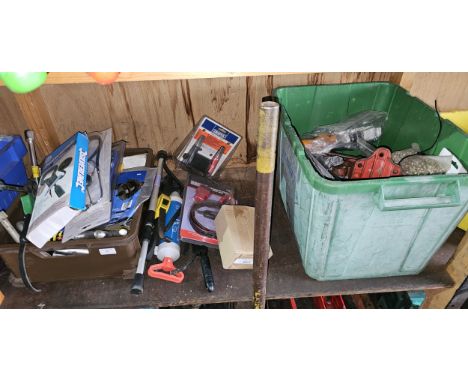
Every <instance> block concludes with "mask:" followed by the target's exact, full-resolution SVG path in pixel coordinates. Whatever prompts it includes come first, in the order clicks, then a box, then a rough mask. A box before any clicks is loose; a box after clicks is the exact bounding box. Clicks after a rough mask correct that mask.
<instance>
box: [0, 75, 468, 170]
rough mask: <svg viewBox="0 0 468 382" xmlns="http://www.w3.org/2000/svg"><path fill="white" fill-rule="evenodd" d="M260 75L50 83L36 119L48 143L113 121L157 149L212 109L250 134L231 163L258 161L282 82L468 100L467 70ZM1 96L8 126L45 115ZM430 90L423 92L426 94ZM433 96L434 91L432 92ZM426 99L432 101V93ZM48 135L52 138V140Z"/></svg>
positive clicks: (121, 131)
mask: <svg viewBox="0 0 468 382" xmlns="http://www.w3.org/2000/svg"><path fill="white" fill-rule="evenodd" d="M81 74H83V73H81ZM130 74H131V73H130ZM130 74H128V75H130ZM144 74H145V73H141V75H144ZM156 74H158V73H156ZM156 74H155V75H156ZM159 74H161V73H159ZM163 74H164V73H163ZM165 74H167V73H165ZM215 74H216V73H215ZM215 74H213V76H215ZM249 74H252V73H249ZM254 74H255V75H251V76H245V77H239V76H232V77H223V78H204V79H194V77H189V78H188V79H172V80H159V81H142V82H132V81H130V82H125V81H124V82H118V83H115V84H113V85H108V86H102V85H98V84H96V83H81V84H68V85H67V84H65V85H44V86H42V87H41V88H40V89H39V91H38V94H40V95H41V96H42V100H43V103H44V104H45V106H46V108H45V109H46V111H47V113H44V116H45V120H44V121H42V122H37V121H36V122H35V124H37V125H38V129H39V130H40V131H44V129H45V126H47V127H48V130H47V132H46V134H43V138H42V139H44V140H45V141H44V143H43V146H44V147H45V148H50V147H53V146H54V144H55V143H57V142H63V141H64V140H65V139H66V138H67V137H69V136H70V135H72V134H73V133H75V132H77V131H80V130H83V131H96V130H97V131H100V130H104V129H107V128H112V130H113V133H114V140H117V139H124V140H126V141H127V142H128V145H129V146H134V147H144V146H145V147H151V148H152V149H153V150H155V151H157V150H159V149H165V150H167V151H169V152H171V153H173V152H174V151H175V150H176V149H177V148H178V146H179V145H180V143H181V142H182V141H183V139H184V138H185V136H186V134H187V133H188V132H189V131H190V130H191V129H192V128H193V125H194V124H195V123H196V122H197V121H198V120H199V119H200V118H201V116H202V115H204V114H206V115H209V116H210V117H212V118H213V119H215V120H217V121H219V122H220V123H223V124H225V125H226V126H227V127H229V128H231V129H233V130H235V131H236V132H238V133H240V134H241V135H242V136H243V140H242V143H241V145H240V147H238V149H237V151H236V153H235V156H234V159H233V160H232V161H231V163H230V165H231V166H239V165H243V164H246V163H252V162H253V161H254V160H255V156H256V139H257V138H256V136H257V123H258V122H257V121H258V110H259V105H260V102H261V99H262V97H264V96H267V95H270V94H271V93H272V90H273V89H274V88H276V87H279V86H294V85H318V84H339V83H350V82H367V81H390V82H394V83H400V82H401V83H402V84H404V85H405V86H407V87H411V88H412V92H417V93H421V92H422V93H424V92H426V94H427V92H428V90H427V89H430V91H431V94H432V93H434V92H435V93H434V94H436V93H437V96H438V97H439V98H440V101H441V100H442V99H443V98H444V99H447V96H448V95H450V100H449V102H451V104H450V109H454V108H460V107H461V106H463V105H464V103H467V104H468V93H467V92H468V90H466V91H465V90H463V89H468V86H465V84H468V74H464V73H461V74H460V73H454V74H453V73H393V72H389V73H369V72H363V73H355V72H350V73H339V72H334V73H295V74H282V75H273V74H268V75H259V74H261V73H254ZM122 75H124V74H122ZM172 75H173V77H171V78H177V76H178V75H179V74H178V73H172ZM86 76H87V75H86ZM124 77H125V76H124ZM161 78H162V77H161ZM441 82H443V84H441ZM454 82H458V84H457V86H455V87H450V86H449V87H447V84H446V83H454ZM423 85H424V86H423ZM432 86H433V87H434V88H433V87H432ZM426 88H427V89H426ZM452 90H453V91H454V92H455V93H454V94H455V96H454V97H452V96H451V93H450V92H451V91H452ZM439 94H442V96H439ZM0 96H1V99H0V131H2V132H3V131H4V132H6V133H8V134H12V133H17V134H23V130H24V129H25V128H27V126H28V124H30V123H31V122H33V121H34V120H35V117H34V118H33V117H32V116H33V115H35V116H38V115H41V113H30V112H28V110H26V112H25V116H27V119H28V121H29V123H27V122H26V119H25V117H23V116H22V113H21V108H20V107H19V106H18V103H17V101H16V100H15V96H14V95H12V94H11V93H9V92H8V90H7V89H5V88H3V87H2V88H0ZM418 96H420V95H418ZM424 97H425V96H424V95H423V96H422V98H423V99H424ZM426 97H429V98H430V97H431V95H430V94H429V96H426ZM457 97H458V98H457ZM460 97H461V99H462V100H460V99H459V98H460ZM426 102H429V103H430V102H431V101H430V100H429V101H428V100H427V99H426ZM445 102H447V101H445ZM440 105H444V103H441V104H440ZM444 107H445V109H446V108H448V107H449V105H448V104H447V103H445V106H444ZM467 107H468V105H467ZM23 108H24V107H23ZM42 109H44V107H42ZM47 114H48V117H47ZM49 135H50V136H49ZM49 138H50V141H51V142H48V140H49Z"/></svg>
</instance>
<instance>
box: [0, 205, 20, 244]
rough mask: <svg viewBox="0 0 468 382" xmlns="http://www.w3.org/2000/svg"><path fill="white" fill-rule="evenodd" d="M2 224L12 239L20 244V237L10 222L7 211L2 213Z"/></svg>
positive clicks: (0, 213)
mask: <svg viewBox="0 0 468 382" xmlns="http://www.w3.org/2000/svg"><path fill="white" fill-rule="evenodd" d="M0 224H1V225H2V226H3V228H5V231H7V232H8V233H9V234H10V236H11V238H12V239H13V240H14V241H15V243H19V242H20V235H19V233H18V231H17V230H16V229H15V227H13V225H12V224H11V223H10V221H9V220H8V215H7V214H6V212H5V211H0Z"/></svg>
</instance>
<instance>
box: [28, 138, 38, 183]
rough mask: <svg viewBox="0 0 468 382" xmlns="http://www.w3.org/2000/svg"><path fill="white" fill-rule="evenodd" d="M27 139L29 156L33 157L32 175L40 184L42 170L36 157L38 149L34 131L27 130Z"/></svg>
mask: <svg viewBox="0 0 468 382" xmlns="http://www.w3.org/2000/svg"><path fill="white" fill-rule="evenodd" d="M25 135H26V141H27V142H28V145H29V156H30V157H31V171H32V177H33V178H34V181H35V182H36V184H39V177H40V170H39V166H38V165H37V157H36V149H35V148H34V131H32V130H26V132H25Z"/></svg>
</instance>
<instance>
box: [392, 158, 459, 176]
mask: <svg viewBox="0 0 468 382" xmlns="http://www.w3.org/2000/svg"><path fill="white" fill-rule="evenodd" d="M451 165H452V157H451V156H443V157H441V156H433V155H410V156H408V157H406V158H403V159H402V160H401V163H400V166H401V171H402V175H437V174H445V173H446V172H447V171H449V170H450V166H451Z"/></svg>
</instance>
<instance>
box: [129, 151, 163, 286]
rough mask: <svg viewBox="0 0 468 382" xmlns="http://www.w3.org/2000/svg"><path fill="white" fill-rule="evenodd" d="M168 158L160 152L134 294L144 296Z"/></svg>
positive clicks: (144, 229)
mask: <svg viewBox="0 0 468 382" xmlns="http://www.w3.org/2000/svg"><path fill="white" fill-rule="evenodd" d="M166 158H167V153H166V152H165V151H159V152H158V154H157V159H158V170H157V173H156V178H155V179H154V185H153V191H152V192H151V198H150V202H149V206H148V210H147V211H146V213H145V218H144V222H143V224H144V225H143V229H142V234H141V237H142V243H141V250H140V257H139V258H138V265H137V269H136V272H135V278H134V279H133V285H132V289H131V290H130V292H131V293H132V294H142V293H143V280H144V273H145V264H146V256H147V254H148V246H149V243H150V241H151V238H152V236H153V230H154V211H155V210H156V204H157V202H158V195H159V187H160V186H161V177H162V171H163V167H164V161H165V160H166Z"/></svg>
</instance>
